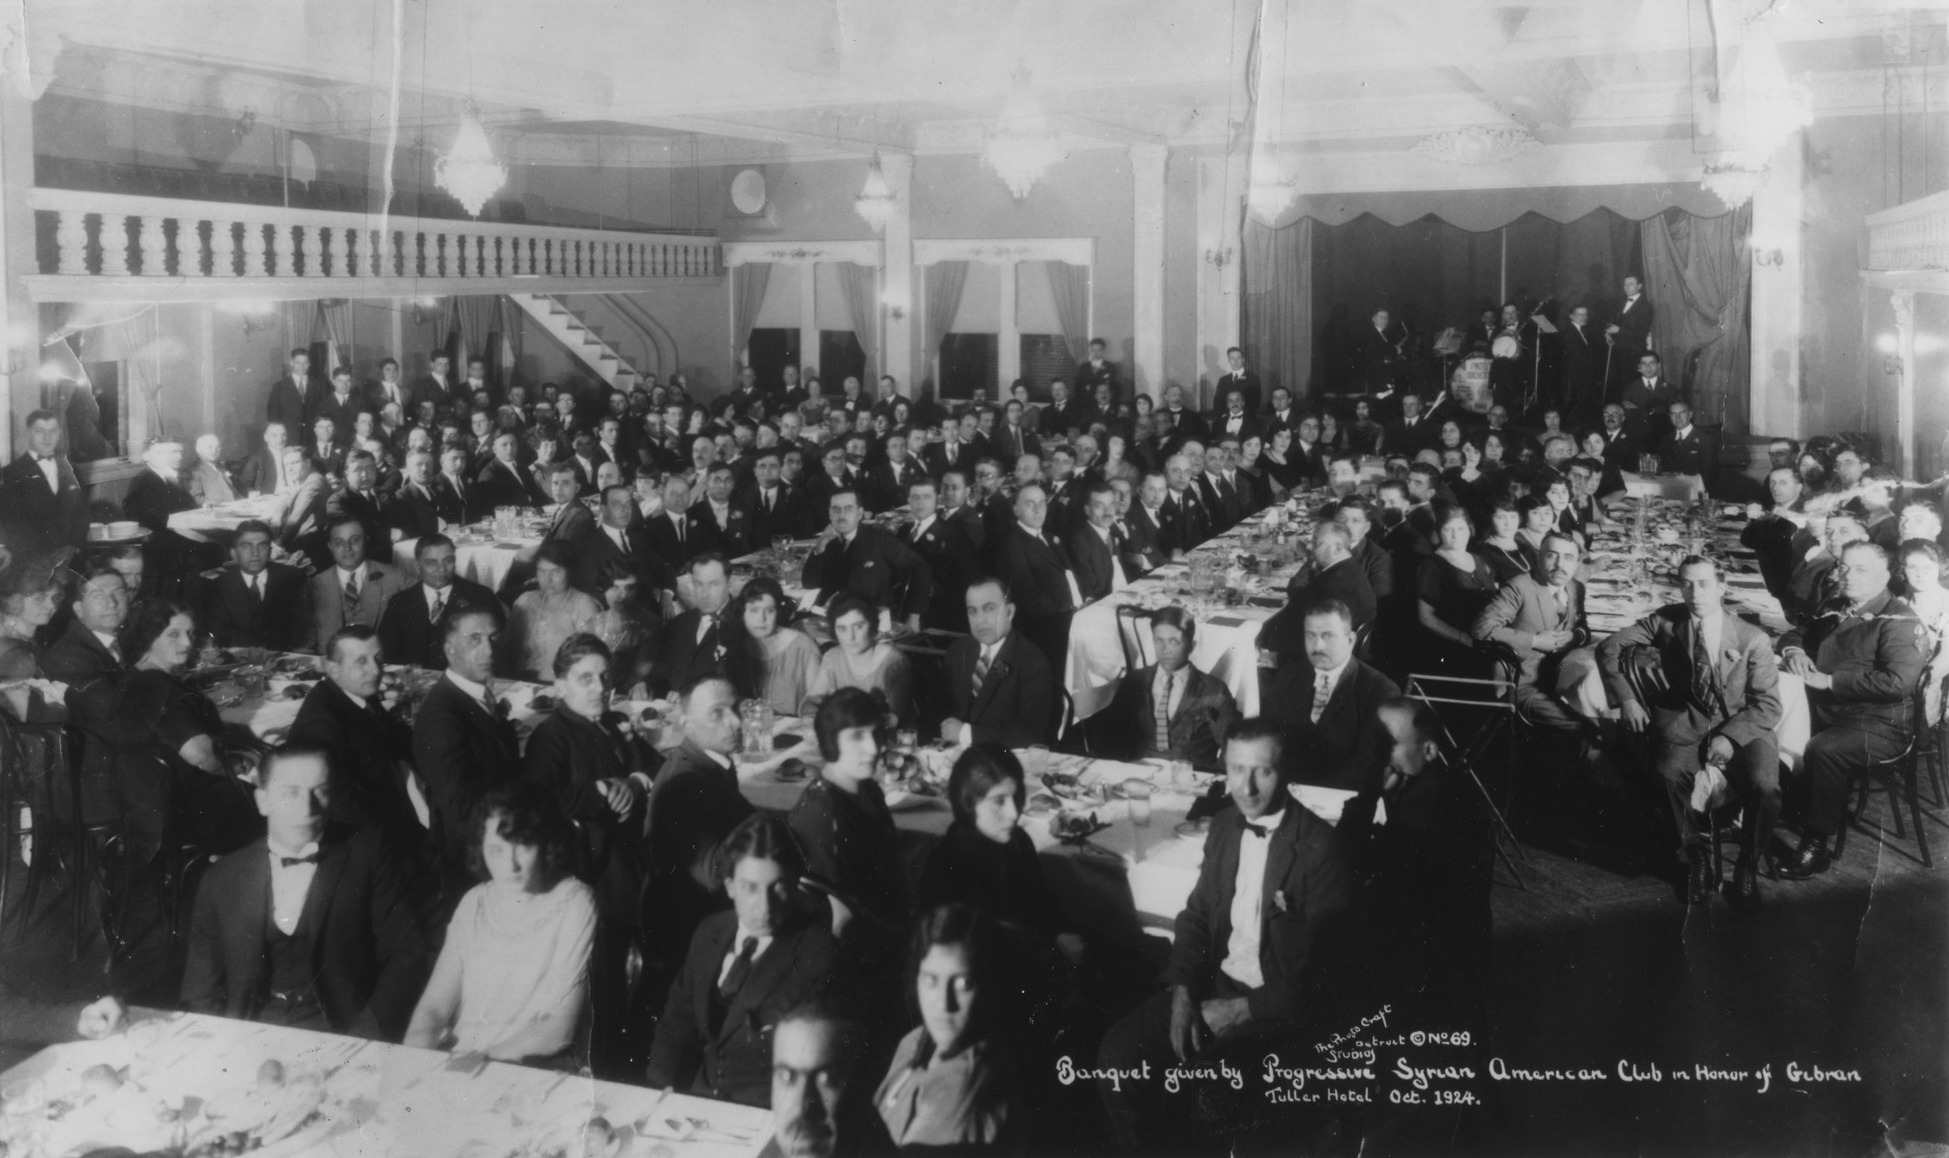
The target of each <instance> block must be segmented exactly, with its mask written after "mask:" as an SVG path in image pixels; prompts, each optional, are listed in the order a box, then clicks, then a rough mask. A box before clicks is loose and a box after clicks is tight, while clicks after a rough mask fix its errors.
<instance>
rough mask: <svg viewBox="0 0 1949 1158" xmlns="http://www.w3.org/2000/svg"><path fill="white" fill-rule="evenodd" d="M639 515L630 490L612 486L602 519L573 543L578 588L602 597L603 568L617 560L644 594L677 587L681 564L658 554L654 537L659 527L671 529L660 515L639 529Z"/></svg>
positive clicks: (605, 494) (604, 496)
mask: <svg viewBox="0 0 1949 1158" xmlns="http://www.w3.org/2000/svg"><path fill="white" fill-rule="evenodd" d="M637 515H638V511H637V508H636V496H635V494H634V493H633V492H632V491H631V490H630V489H629V488H628V487H625V486H612V487H610V488H609V489H608V490H606V491H604V492H602V510H601V514H600V516H599V518H598V519H597V521H596V522H595V523H594V524H593V525H591V526H589V527H587V528H586V529H584V530H583V532H582V534H581V535H580V536H579V537H578V538H577V539H576V540H575V543H574V546H575V586H576V587H577V588H579V589H581V590H583V591H586V592H588V593H589V594H591V595H599V594H601V581H602V572H603V568H604V567H606V566H608V565H609V563H611V562H612V561H615V560H622V561H623V562H625V563H627V564H628V565H629V569H630V570H631V571H632V572H633V573H635V575H636V583H637V587H638V589H640V590H642V591H644V592H650V591H658V590H670V589H674V588H675V587H676V585H677V574H676V568H677V567H678V565H679V564H678V562H677V560H676V559H675V558H672V557H669V556H665V555H662V554H660V553H659V552H658V551H657V550H656V548H655V547H654V546H653V542H654V537H653V535H652V534H651V529H652V528H654V527H655V526H656V525H657V524H662V525H663V526H666V527H667V526H669V520H667V519H665V518H663V517H662V516H661V515H659V516H658V517H657V518H656V519H654V520H651V522H650V523H649V524H648V525H647V526H638V525H635V524H636V522H637ZM692 557H693V558H695V555H693V556H692Z"/></svg>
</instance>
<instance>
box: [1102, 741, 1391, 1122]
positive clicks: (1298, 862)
mask: <svg viewBox="0 0 1949 1158" xmlns="http://www.w3.org/2000/svg"><path fill="white" fill-rule="evenodd" d="M1288 750H1289V745H1288V742H1287V740H1286V738H1285V736H1284V735H1283V729H1282V727H1281V725H1280V724H1279V723H1278V722H1277V721H1274V720H1271V719H1252V720H1246V721H1243V722H1241V723H1240V724H1239V725H1238V726H1237V727H1236V728H1234V729H1233V730H1232V732H1231V735H1230V736H1228V737H1227V738H1226V741H1225V755H1224V760H1225V787H1226V790H1227V791H1228V792H1229V794H1230V795H1231V798H1232V802H1233V804H1234V805H1236V807H1234V808H1229V809H1225V810H1223V811H1221V812H1219V813H1218V814H1217V815H1216V816H1214V817H1213V818H1212V822H1211V831H1210V832H1209V833H1208V834H1207V835H1206V837H1205V848H1204V860H1203V863H1202V864H1201V865H1200V866H1199V869H1198V883H1197V884H1196V885H1195V886H1194V887H1193V888H1192V890H1191V896H1190V897H1189V898H1188V899H1187V900H1186V901H1185V906H1184V909H1183V911H1181V912H1180V913H1179V914H1178V917H1177V925H1176V931H1175V935H1174V936H1173V937H1172V942H1171V964H1170V968H1169V970H1168V973H1167V976H1168V978H1169V983H1170V984H1169V988H1168V989H1167V990H1166V991H1165V992H1163V993H1159V994H1157V995H1155V996H1153V997H1152V998H1150V999H1149V1000H1148V1001H1146V1002H1145V1003H1144V1004H1143V1005H1141V1006H1139V1007H1138V1008H1137V1010H1136V1011H1135V1012H1133V1013H1131V1014H1130V1015H1128V1016H1127V1017H1125V1018H1124V1019H1123V1020H1121V1021H1119V1022H1117V1023H1116V1024H1115V1025H1114V1026H1112V1027H1111V1028H1110V1031H1109V1032H1108V1033H1107V1034H1105V1035H1104V1038H1103V1045H1102V1048H1101V1049H1100V1050H1099V1051H1098V1053H1097V1059H1096V1060H1097V1064H1098V1066H1100V1067H1102V1068H1104V1069H1106V1070H1114V1071H1116V1072H1118V1073H1126V1074H1127V1073H1135V1072H1140V1071H1143V1070H1145V1069H1146V1068H1148V1069H1149V1070H1150V1072H1152V1073H1153V1074H1161V1073H1162V1072H1163V1070H1164V1069H1165V1068H1167V1067H1170V1066H1173V1065H1176V1064H1178V1063H1180V1062H1182V1063H1188V1064H1196V1063H1199V1062H1203V1063H1205V1064H1208V1065H1211V1064H1214V1063H1215V1062H1216V1060H1217V1059H1218V1058H1221V1057H1223V1058H1229V1059H1232V1062H1231V1064H1233V1065H1237V1064H1239V1063H1240V1062H1245V1064H1244V1068H1245V1069H1246V1070H1247V1071H1248V1072H1249V1071H1250V1070H1251V1068H1252V1066H1253V1065H1254V1064H1257V1063H1258V1062H1259V1061H1260V1060H1261V1059H1262V1057H1263V1056H1264V1054H1266V1053H1267V1052H1280V1047H1281V1046H1282V1045H1284V1046H1285V1047H1286V1050H1285V1051H1286V1052H1296V1050H1297V1048H1298V1045H1299V1041H1298V1040H1297V1039H1298V1038H1299V1035H1300V1032H1301V1029H1302V1027H1303V1026H1305V1025H1307V1024H1317V1025H1321V1026H1326V1025H1331V1024H1334V1021H1333V1020H1332V1019H1333V1018H1335V1016H1336V1015H1337V1013H1338V1012H1339V1006H1338V1001H1337V999H1338V998H1339V997H1340V996H1341V994H1339V993H1337V992H1335V991H1334V989H1333V988H1332V987H1331V986H1330V985H1329V982H1330V980H1331V979H1332V978H1333V977H1334V976H1335V975H1336V973H1337V971H1336V970H1335V969H1334V968H1333V965H1334V963H1335V962H1336V961H1337V960H1338V959H1339V958H1340V957H1341V956H1342V954H1343V953H1344V951H1345V949H1346V948H1347V947H1348V943H1349V936H1350V933H1349V930H1348V928H1347V922H1348V917H1349V915H1350V914H1351V912H1352V910H1353V906H1354V893H1355V881H1354V874H1353V871H1352V868H1351V866H1350V864H1349V862H1348V856H1347V850H1346V847H1345V844H1344V843H1343V841H1342V839H1341V838H1340V836H1339V835H1338V834H1337V833H1336V832H1335V831H1334V828H1333V826H1332V825H1330V824H1328V823H1327V822H1326V821H1324V820H1321V819H1320V818H1319V817H1317V816H1315V815H1313V814H1312V813H1311V812H1309V811H1308V810H1307V809H1306V808H1305V807H1303V806H1302V805H1300V804H1299V802H1298V801H1296V800H1294V799H1293V797H1292V795H1291V794H1290V793H1289V792H1288V791H1287V787H1286V786H1287V783H1288V782H1289V780H1290V777H1291V771H1290V769H1291V766H1292V761H1291V760H1290V759H1289V757H1288ZM1245 1059H1250V1060H1249V1061H1245ZM1097 1085H1098V1089H1099V1090H1100V1091H1101V1097H1102V1100H1103V1109H1104V1112H1105V1114H1106V1115H1107V1116H1108V1118H1109V1122H1110V1141H1111V1144H1112V1145H1113V1146H1114V1147H1115V1148H1116V1149H1118V1150H1121V1151H1124V1152H1130V1151H1141V1152H1144V1153H1153V1152H1160V1151H1164V1152H1167V1151H1169V1150H1171V1149H1175V1148H1179V1146H1180V1145H1182V1144H1183V1143H1184V1142H1185V1141H1188V1140H1187V1139H1182V1138H1180V1137H1179V1135H1180V1133H1181V1132H1183V1131H1185V1130H1186V1127H1185V1125H1184V1123H1185V1122H1186V1121H1187V1120H1189V1119H1192V1118H1193V1115H1190V1114H1185V1113H1182V1112H1178V1113H1167V1112H1166V1110H1165V1107H1166V1105H1168V1104H1169V1103H1168V1101H1167V1095H1165V1093H1164V1083H1163V1082H1162V1081H1157V1080H1153V1081H1148V1082H1145V1081H1135V1082H1125V1083H1122V1088H1121V1089H1118V1088H1115V1087H1114V1086H1113V1085H1112V1083H1110V1082H1099V1083H1097ZM1211 1085H1212V1086H1213V1087H1214V1088H1215V1087H1217V1083H1211ZM1255 1100H1256V1095H1255Z"/></svg>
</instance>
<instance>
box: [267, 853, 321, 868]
mask: <svg viewBox="0 0 1949 1158" xmlns="http://www.w3.org/2000/svg"><path fill="white" fill-rule="evenodd" d="M317 863H318V854H317V853H315V852H314V853H312V854H311V855H310V856H281V857H279V858H277V867H279V868H290V867H292V866H293V865H301V864H317Z"/></svg>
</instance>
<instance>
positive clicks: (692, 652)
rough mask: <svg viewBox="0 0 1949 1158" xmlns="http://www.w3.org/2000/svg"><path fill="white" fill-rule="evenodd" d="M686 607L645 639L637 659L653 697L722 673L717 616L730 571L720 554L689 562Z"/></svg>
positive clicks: (722, 650) (727, 591)
mask: <svg viewBox="0 0 1949 1158" xmlns="http://www.w3.org/2000/svg"><path fill="white" fill-rule="evenodd" d="M689 574H690V610H688V611H685V612H683V613H681V614H679V615H677V616H675V617H674V618H672V619H671V620H670V622H669V623H667V624H665V625H664V628H663V634H662V635H661V636H660V637H658V638H657V639H656V640H654V641H645V644H644V647H643V648H642V650H641V652H640V653H639V655H638V658H637V670H638V673H639V676H640V678H641V679H642V680H643V681H644V683H645V684H646V685H647V686H648V688H649V692H650V694H651V695H653V696H664V695H668V694H669V693H670V692H672V691H674V690H676V689H678V688H682V687H685V686H687V685H689V684H691V683H694V682H695V681H697V680H699V679H701V678H703V677H705V676H709V675H721V674H722V673H723V671H724V656H725V648H726V643H725V640H724V636H723V630H722V629H723V624H722V622H721V621H722V618H723V615H724V607H725V605H726V604H728V603H729V602H730V601H731V570H730V564H728V563H726V562H725V559H724V556H722V555H719V554H717V553H716V552H714V551H706V552H704V553H703V554H701V555H698V556H697V557H696V558H694V559H692V560H691V561H690V567H689Z"/></svg>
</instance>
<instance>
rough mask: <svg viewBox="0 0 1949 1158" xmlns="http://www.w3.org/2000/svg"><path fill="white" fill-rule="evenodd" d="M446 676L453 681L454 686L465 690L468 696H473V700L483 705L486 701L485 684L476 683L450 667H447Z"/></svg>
mask: <svg viewBox="0 0 1949 1158" xmlns="http://www.w3.org/2000/svg"><path fill="white" fill-rule="evenodd" d="M447 678H448V679H449V680H452V681H453V686H454V687H457V688H459V689H460V690H461V691H463V692H466V693H467V694H468V695H469V696H471V697H473V698H474V700H475V701H477V702H479V703H480V704H482V705H485V704H486V703H487V685H486V684H477V683H475V682H474V681H473V680H470V679H468V678H467V677H466V676H464V675H461V674H460V673H459V672H457V671H455V670H453V669H452V668H448V669H447Z"/></svg>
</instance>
